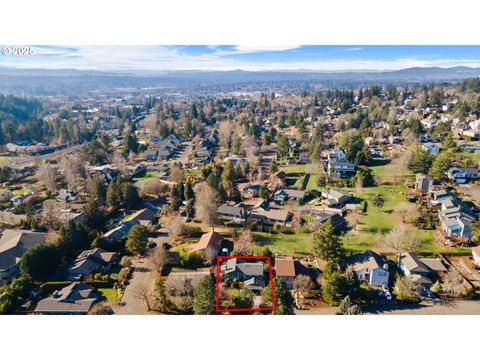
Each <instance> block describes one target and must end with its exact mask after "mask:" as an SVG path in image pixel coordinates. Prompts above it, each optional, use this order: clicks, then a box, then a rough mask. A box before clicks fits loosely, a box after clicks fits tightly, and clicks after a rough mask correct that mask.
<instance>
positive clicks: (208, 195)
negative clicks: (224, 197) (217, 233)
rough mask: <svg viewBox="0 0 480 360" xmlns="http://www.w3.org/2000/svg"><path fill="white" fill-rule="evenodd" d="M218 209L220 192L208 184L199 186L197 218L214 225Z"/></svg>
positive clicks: (196, 206) (196, 203)
mask: <svg viewBox="0 0 480 360" xmlns="http://www.w3.org/2000/svg"><path fill="white" fill-rule="evenodd" d="M217 209H218V194H217V192H216V191H215V190H214V189H212V188H211V187H210V186H209V185H208V184H206V183H205V184H202V185H200V186H199V189H198V193H197V199H196V201H195V214H196V218H197V219H198V220H200V221H201V222H202V223H204V224H208V225H210V226H212V227H213V225H214V224H215V220H216V212H217Z"/></svg>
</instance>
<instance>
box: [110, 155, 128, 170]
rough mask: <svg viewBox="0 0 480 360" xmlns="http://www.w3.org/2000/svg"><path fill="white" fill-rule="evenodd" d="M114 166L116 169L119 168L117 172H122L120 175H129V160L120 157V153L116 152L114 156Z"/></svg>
mask: <svg viewBox="0 0 480 360" xmlns="http://www.w3.org/2000/svg"><path fill="white" fill-rule="evenodd" d="M112 165H114V166H115V168H117V170H118V171H120V173H121V174H122V175H127V174H128V167H127V166H128V164H127V160H126V159H125V158H124V157H123V156H122V155H120V154H119V153H116V152H115V153H114V154H113V157H112Z"/></svg>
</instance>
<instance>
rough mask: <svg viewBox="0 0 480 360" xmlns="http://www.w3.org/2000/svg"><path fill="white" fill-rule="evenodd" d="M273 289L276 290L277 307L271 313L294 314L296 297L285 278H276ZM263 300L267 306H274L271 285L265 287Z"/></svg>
mask: <svg viewBox="0 0 480 360" xmlns="http://www.w3.org/2000/svg"><path fill="white" fill-rule="evenodd" d="M273 289H274V291H275V302H276V309H275V310H274V311H272V312H271V313H272V314H273V315H293V314H294V313H295V299H294V298H293V296H292V293H291V292H290V290H288V288H287V285H286V283H285V280H283V279H280V278H276V279H274V280H273ZM263 302H264V304H265V306H266V307H270V306H273V305H272V289H271V288H270V287H269V286H268V287H265V288H264V289H263Z"/></svg>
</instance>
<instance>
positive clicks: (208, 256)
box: [203, 248, 217, 266]
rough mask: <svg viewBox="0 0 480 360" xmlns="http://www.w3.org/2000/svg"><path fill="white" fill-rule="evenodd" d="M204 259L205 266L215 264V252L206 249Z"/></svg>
mask: <svg viewBox="0 0 480 360" xmlns="http://www.w3.org/2000/svg"><path fill="white" fill-rule="evenodd" d="M203 256H204V258H205V265H207V266H211V265H214V264H215V260H217V252H216V251H215V250H214V249H210V248H207V249H206V250H205V251H204V254H203Z"/></svg>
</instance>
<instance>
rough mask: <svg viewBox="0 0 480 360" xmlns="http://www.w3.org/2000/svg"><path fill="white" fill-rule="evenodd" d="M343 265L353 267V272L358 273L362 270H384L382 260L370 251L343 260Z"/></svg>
mask: <svg viewBox="0 0 480 360" xmlns="http://www.w3.org/2000/svg"><path fill="white" fill-rule="evenodd" d="M345 265H346V266H347V267H348V266H353V270H355V271H360V270H363V269H369V270H373V269H378V268H381V269H383V268H384V265H385V261H384V260H383V258H382V257H381V256H380V255H379V254H377V253H376V252H374V251H372V250H367V251H364V252H361V253H358V254H355V255H352V256H349V257H347V258H346V260H345Z"/></svg>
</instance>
